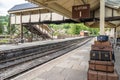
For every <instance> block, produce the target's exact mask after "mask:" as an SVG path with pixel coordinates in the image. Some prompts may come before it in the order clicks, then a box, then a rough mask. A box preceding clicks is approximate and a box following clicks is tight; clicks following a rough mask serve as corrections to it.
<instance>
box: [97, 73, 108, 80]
mask: <svg viewBox="0 0 120 80" xmlns="http://www.w3.org/2000/svg"><path fill="white" fill-rule="evenodd" d="M98 80H107V74H106V73H105V72H98Z"/></svg>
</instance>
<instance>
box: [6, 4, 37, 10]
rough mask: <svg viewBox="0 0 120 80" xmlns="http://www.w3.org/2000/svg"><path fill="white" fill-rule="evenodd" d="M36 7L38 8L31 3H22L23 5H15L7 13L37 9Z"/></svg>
mask: <svg viewBox="0 0 120 80" xmlns="http://www.w3.org/2000/svg"><path fill="white" fill-rule="evenodd" d="M37 7H39V6H38V5H36V4H33V3H24V4H19V5H15V6H14V7H12V8H11V9H10V10H8V12H11V11H18V10H25V9H32V8H37Z"/></svg>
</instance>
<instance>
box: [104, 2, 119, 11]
mask: <svg viewBox="0 0 120 80" xmlns="http://www.w3.org/2000/svg"><path fill="white" fill-rule="evenodd" d="M105 3H106V6H108V7H111V8H115V9H119V8H120V0H107V1H106V2H105Z"/></svg>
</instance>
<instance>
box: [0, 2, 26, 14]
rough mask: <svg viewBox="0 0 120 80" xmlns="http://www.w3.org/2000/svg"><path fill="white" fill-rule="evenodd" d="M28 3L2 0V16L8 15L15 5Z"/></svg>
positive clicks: (0, 11) (0, 10) (0, 12)
mask: <svg viewBox="0 0 120 80" xmlns="http://www.w3.org/2000/svg"><path fill="white" fill-rule="evenodd" d="M26 2H27V1H25V0H0V15H6V14H8V13H7V11H8V10H9V9H10V8H12V7H13V6H14V5H16V4H21V3H26Z"/></svg>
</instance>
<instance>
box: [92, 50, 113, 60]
mask: <svg viewBox="0 0 120 80" xmlns="http://www.w3.org/2000/svg"><path fill="white" fill-rule="evenodd" d="M112 56H113V55H112V52H111V51H97V50H91V51H90V60H100V61H112V60H113V57H112Z"/></svg>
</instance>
